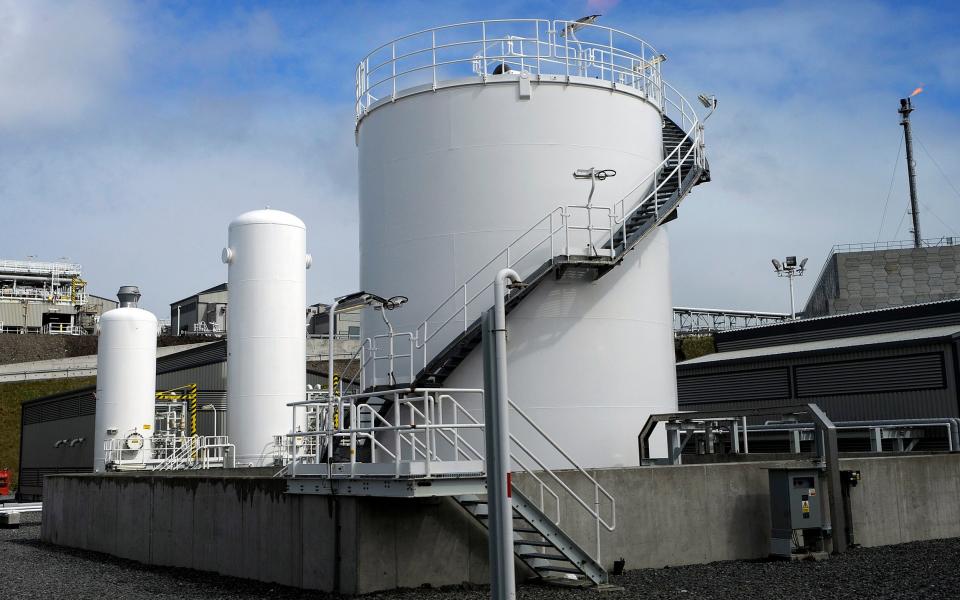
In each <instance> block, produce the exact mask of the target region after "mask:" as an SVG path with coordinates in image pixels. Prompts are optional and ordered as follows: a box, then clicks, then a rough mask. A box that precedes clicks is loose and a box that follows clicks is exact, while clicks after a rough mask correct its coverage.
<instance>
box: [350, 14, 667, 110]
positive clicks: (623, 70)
mask: <svg viewBox="0 0 960 600" xmlns="http://www.w3.org/2000/svg"><path fill="white" fill-rule="evenodd" d="M662 61H663V57H662V55H660V54H658V53H657V51H656V50H655V49H654V48H653V47H652V46H651V45H650V44H648V43H647V42H645V41H643V40H641V39H640V38H638V37H636V36H633V35H630V34H629V33H625V32H623V31H618V30H616V29H611V28H609V27H603V26H600V25H593V24H586V23H577V22H575V21H563V20H556V21H550V20H546V19H500V20H488V21H470V22H466V23H457V24H454V25H444V26H441V27H433V28H431V29H424V30H423V31H418V32H416V33H411V34H409V35H405V36H403V37H399V38H397V39H395V40H393V41H391V42H388V43H386V44H384V45H382V46H380V47H379V48H376V49H375V50H373V51H372V52H371V53H370V54H368V55H367V56H365V57H364V58H363V60H361V61H360V64H359V65H358V66H357V71H356V117H357V120H358V121H359V120H360V119H362V118H363V117H364V115H366V114H367V112H368V111H369V110H370V109H371V108H372V107H373V106H374V105H375V104H376V103H377V102H379V101H382V100H391V101H392V100H396V98H397V95H398V94H399V93H401V92H403V91H404V90H409V89H414V88H419V87H420V86H432V88H433V89H437V87H439V86H441V85H442V84H443V82H445V81H452V80H456V79H461V78H464V77H480V78H482V79H484V80H486V79H487V78H488V77H489V76H490V75H496V74H500V73H504V72H507V71H521V72H527V73H529V74H530V75H532V76H534V77H547V76H562V77H565V78H569V77H584V78H590V79H593V80H595V81H597V80H599V81H606V82H609V83H611V84H614V85H617V86H621V87H628V88H632V89H634V90H637V91H638V92H640V93H641V94H642V95H644V96H645V97H647V98H648V99H649V100H650V101H651V102H653V103H654V104H656V105H658V106H661V108H662V107H663V97H662V86H661V85H660V63H661V62H662Z"/></svg>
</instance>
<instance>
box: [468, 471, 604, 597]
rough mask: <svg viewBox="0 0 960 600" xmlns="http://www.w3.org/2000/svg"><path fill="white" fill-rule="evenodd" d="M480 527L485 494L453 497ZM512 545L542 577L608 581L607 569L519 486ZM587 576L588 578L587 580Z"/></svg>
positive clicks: (484, 517)
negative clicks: (539, 507) (528, 497)
mask: <svg viewBox="0 0 960 600" xmlns="http://www.w3.org/2000/svg"><path fill="white" fill-rule="evenodd" d="M455 499H456V500H457V502H458V503H459V504H460V506H462V507H463V508H465V509H466V510H467V512H469V513H470V514H471V515H472V516H473V517H474V518H475V519H476V520H477V521H479V522H480V523H482V524H483V526H484V527H486V526H487V523H488V517H489V515H488V512H487V500H486V496H478V495H473V494H469V495H464V496H457V497H456V498H455ZM510 500H511V502H512V503H513V548H514V554H516V556H517V558H519V559H520V560H522V561H523V562H524V564H526V565H527V566H528V567H530V569H531V570H532V571H533V572H534V573H536V574H537V575H538V576H539V577H540V578H542V579H544V580H547V581H549V580H551V579H554V578H559V579H561V580H562V581H564V582H565V583H569V582H571V581H576V582H579V583H582V584H584V585H587V584H589V583H590V582H592V583H593V584H594V585H603V584H605V583H607V582H608V579H609V578H608V576H607V571H606V569H604V568H603V567H602V566H600V564H599V563H597V561H596V560H594V559H593V558H592V557H591V556H590V555H589V554H587V553H586V552H585V551H584V550H583V549H582V548H581V547H580V546H578V545H577V544H576V542H574V541H573V540H572V539H570V537H569V536H568V535H567V534H566V533H564V532H563V530H562V529H560V527H558V526H557V525H556V523H554V522H553V521H551V520H550V518H549V517H547V516H546V515H545V514H544V513H543V512H541V511H540V509H538V508H537V507H536V505H535V504H534V503H533V502H531V501H530V500H529V499H527V497H526V496H524V495H523V494H522V493H521V492H520V491H519V490H517V489H513V490H512V495H511V498H510ZM588 580H589V581H588Z"/></svg>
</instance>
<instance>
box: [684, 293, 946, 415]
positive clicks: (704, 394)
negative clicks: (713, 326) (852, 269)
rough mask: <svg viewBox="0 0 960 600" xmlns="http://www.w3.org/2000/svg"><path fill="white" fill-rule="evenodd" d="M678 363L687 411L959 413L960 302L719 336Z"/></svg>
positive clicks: (916, 306) (888, 413)
mask: <svg viewBox="0 0 960 600" xmlns="http://www.w3.org/2000/svg"><path fill="white" fill-rule="evenodd" d="M715 340H716V347H717V352H716V353H715V354H709V355H707V356H702V357H699V358H695V359H692V360H687V361H684V362H681V363H679V364H677V386H678V396H679V406H680V409H682V410H709V409H729V410H737V409H755V408H764V407H765V408H771V409H774V408H776V407H777V406H790V405H796V404H797V403H806V402H814V403H816V404H817V405H818V406H820V407H821V408H822V409H823V410H824V411H825V412H826V413H827V415H828V416H829V417H830V418H831V419H833V420H835V421H857V420H864V419H911V418H925V417H958V416H960V404H958V398H960V393H958V390H960V380H958V377H960V374H958V371H957V364H958V359H960V352H958V350H960V345H958V344H960V300H945V301H942V302H934V303H926V304H916V305H911V306H902V307H894V308H885V309H879V310H874V311H866V312H859V313H848V314H841V315H834V316H829V317H819V318H813V319H801V320H797V321H791V322H786V323H780V324H775V325H766V326H762V327H753V328H748V329H740V330H731V331H725V332H719V333H717V334H715Z"/></svg>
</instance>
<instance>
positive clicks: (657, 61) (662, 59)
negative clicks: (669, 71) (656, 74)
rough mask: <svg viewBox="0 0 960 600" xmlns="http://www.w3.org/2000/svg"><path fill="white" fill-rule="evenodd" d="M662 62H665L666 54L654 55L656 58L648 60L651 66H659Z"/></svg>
mask: <svg viewBox="0 0 960 600" xmlns="http://www.w3.org/2000/svg"><path fill="white" fill-rule="evenodd" d="M662 62H667V55H666V54H658V55H656V56H654V57H653V58H651V59H650V64H651V65H659V64H660V63H662Z"/></svg>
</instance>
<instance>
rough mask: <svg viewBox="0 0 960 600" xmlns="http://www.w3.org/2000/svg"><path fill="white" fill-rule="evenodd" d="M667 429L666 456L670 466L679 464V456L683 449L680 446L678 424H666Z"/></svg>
mask: <svg viewBox="0 0 960 600" xmlns="http://www.w3.org/2000/svg"><path fill="white" fill-rule="evenodd" d="M665 426H666V429H667V452H668V454H667V456H669V457H670V464H671V465H679V464H680V455H681V453H682V451H683V448H682V447H681V446H680V424H679V423H666V424H665Z"/></svg>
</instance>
